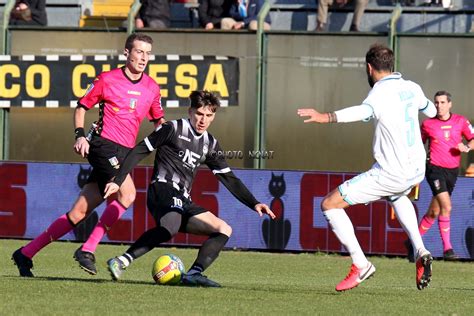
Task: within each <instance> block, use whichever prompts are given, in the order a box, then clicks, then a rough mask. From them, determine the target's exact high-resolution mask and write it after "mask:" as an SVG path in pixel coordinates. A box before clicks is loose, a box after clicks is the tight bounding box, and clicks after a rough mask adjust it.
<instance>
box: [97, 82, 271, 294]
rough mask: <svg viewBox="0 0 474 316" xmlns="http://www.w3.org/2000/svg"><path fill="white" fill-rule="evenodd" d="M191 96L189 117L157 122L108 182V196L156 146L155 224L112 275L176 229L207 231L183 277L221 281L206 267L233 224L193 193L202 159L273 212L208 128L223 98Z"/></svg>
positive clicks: (191, 281)
mask: <svg viewBox="0 0 474 316" xmlns="http://www.w3.org/2000/svg"><path fill="white" fill-rule="evenodd" d="M190 100H191V104H190V107H189V119H179V120H175V121H169V122H166V123H165V124H163V125H161V126H160V127H158V128H157V129H156V130H155V131H154V132H153V133H151V134H150V135H149V136H148V137H146V138H145V139H144V140H143V141H142V142H140V143H139V144H138V145H137V146H136V147H135V148H134V149H133V150H132V151H131V152H130V154H129V155H128V156H127V158H126V159H125V161H124V162H123V163H122V166H121V168H120V170H119V172H118V174H117V176H116V177H115V179H114V180H113V182H110V183H108V184H107V186H106V188H105V196H104V198H107V197H108V196H110V195H111V194H113V193H115V192H117V191H118V190H119V187H120V185H121V184H122V182H123V181H124V179H125V178H126V176H127V174H128V173H130V172H131V171H132V169H133V168H134V166H136V165H137V164H138V162H139V161H140V160H141V159H143V158H145V157H146V156H148V155H149V154H150V153H151V152H152V151H154V150H155V149H156V150H157V152H156V156H155V163H154V171H153V177H152V181H151V183H150V186H149V187H148V201H147V205H148V210H149V211H150V212H151V214H152V215H153V218H154V219H155V221H156V223H157V226H156V227H154V228H152V229H150V230H148V231H146V232H145V233H143V234H142V236H140V237H139V238H138V240H137V241H136V242H135V243H134V244H133V245H132V246H130V248H129V249H128V250H127V251H126V252H125V253H124V254H123V255H121V256H119V257H115V258H112V259H110V260H109V261H108V262H107V265H108V269H109V271H110V273H111V275H112V278H113V279H114V280H118V279H119V278H120V277H121V275H122V273H123V271H124V270H125V268H126V267H127V266H129V265H130V263H131V262H132V261H133V260H135V259H137V258H138V257H140V256H142V255H144V254H145V253H147V252H149V251H150V250H152V249H153V248H155V247H157V246H158V245H160V244H161V243H163V242H166V241H168V240H170V239H171V238H172V237H173V236H174V235H175V234H177V233H178V232H186V233H192V234H198V235H207V236H209V239H207V240H206V241H205V242H204V244H203V245H202V246H201V249H200V250H199V253H198V257H197V259H196V261H195V262H194V264H193V265H192V267H191V269H190V270H189V271H188V272H187V273H186V274H185V275H184V276H183V279H182V282H183V283H184V284H186V285H194V286H207V287H219V286H220V285H219V284H218V283H217V282H214V281H212V280H209V279H207V277H205V276H203V275H202V272H203V271H204V270H206V268H208V267H209V266H210V265H211V264H212V262H213V261H214V260H215V259H216V258H217V256H218V255H219V253H220V251H221V250H222V249H223V248H224V245H225V244H226V242H227V240H228V239H229V237H230V235H231V233H232V228H231V227H230V226H229V225H228V224H227V223H226V222H225V221H223V220H222V219H220V218H218V217H217V216H215V215H214V214H212V213H211V212H209V211H208V210H206V209H205V208H203V207H201V206H199V205H196V204H194V203H193V202H192V201H191V199H190V191H191V187H192V183H193V180H194V177H195V175H196V172H197V168H198V167H199V165H200V164H202V163H204V164H206V165H207V166H208V167H209V168H210V169H211V170H212V172H213V173H214V174H215V175H216V176H217V177H218V179H219V180H220V181H221V182H222V183H223V184H224V186H225V187H226V188H227V189H228V190H229V191H230V192H231V193H232V194H233V195H234V196H235V197H236V198H237V199H238V200H239V201H240V202H242V203H243V204H245V205H247V206H248V207H249V208H251V209H252V210H254V211H255V212H257V213H258V214H259V215H260V216H262V215H263V214H268V215H269V216H270V217H271V218H272V219H273V218H275V215H274V214H273V212H272V211H271V210H270V208H269V207H268V206H267V205H265V204H263V203H260V202H259V201H257V200H256V199H255V197H254V196H253V194H252V193H251V192H250V191H249V190H248V189H247V187H246V186H245V185H244V184H243V183H242V182H241V181H240V179H238V178H237V177H236V176H235V175H234V173H233V172H232V170H231V169H230V168H229V166H228V164H227V162H226V160H225V157H224V155H223V154H222V152H223V151H222V149H221V148H220V146H219V143H218V142H217V139H215V138H214V137H213V136H212V135H211V134H209V133H208V132H207V129H208V128H209V126H210V124H211V123H212V121H213V120H214V118H215V115H216V111H217V108H218V107H219V106H220V102H219V99H218V98H217V97H216V96H215V95H214V94H213V93H211V92H207V91H193V92H192V93H191V95H190Z"/></svg>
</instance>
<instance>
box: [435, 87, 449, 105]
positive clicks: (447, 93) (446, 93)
mask: <svg viewBox="0 0 474 316" xmlns="http://www.w3.org/2000/svg"><path fill="white" fill-rule="evenodd" d="M442 95H445V96H446V99H448V102H451V93H449V92H448V91H445V90H441V91H438V92H436V93H435V95H434V97H435V98H436V97H439V96H442Z"/></svg>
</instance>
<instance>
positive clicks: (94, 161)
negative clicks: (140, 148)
mask: <svg viewBox="0 0 474 316" xmlns="http://www.w3.org/2000/svg"><path fill="white" fill-rule="evenodd" d="M130 150H131V149H130V148H128V147H124V146H122V145H119V144H117V143H114V142H113V141H110V140H108V139H105V138H102V137H100V136H94V137H92V140H91V141H90V147H89V154H88V155H87V160H89V163H90V164H91V166H92V172H91V174H90V176H89V178H88V179H87V183H91V182H93V183H97V184H98V185H99V189H100V192H101V193H104V189H105V185H106V184H107V183H108V182H109V181H110V180H111V179H112V178H113V177H115V176H116V175H117V172H118V169H119V168H120V164H121V163H122V162H123V160H124V159H125V156H127V154H128V152H129V151H130Z"/></svg>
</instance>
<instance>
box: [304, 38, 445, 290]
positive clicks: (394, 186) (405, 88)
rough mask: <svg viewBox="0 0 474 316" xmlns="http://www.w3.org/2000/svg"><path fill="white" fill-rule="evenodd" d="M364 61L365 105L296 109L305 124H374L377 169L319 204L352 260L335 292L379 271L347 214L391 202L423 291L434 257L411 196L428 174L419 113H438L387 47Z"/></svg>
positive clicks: (372, 50)
mask: <svg viewBox="0 0 474 316" xmlns="http://www.w3.org/2000/svg"><path fill="white" fill-rule="evenodd" d="M365 61H366V70H367V78H368V81H369V85H370V86H371V87H372V90H371V91H370V92H369V95H368V96H367V98H366V99H365V100H364V101H363V102H362V104H361V105H357V106H352V107H348V108H345V109H342V110H339V111H336V112H331V113H319V112H318V111H316V110H314V109H299V110H298V115H299V116H302V117H309V118H308V119H306V120H305V121H304V122H305V123H309V122H316V123H345V122H355V121H367V120H370V119H373V120H374V126H375V132H374V139H373V155H374V159H375V161H376V162H375V164H374V165H373V166H372V168H371V169H370V170H369V171H367V172H364V173H362V174H360V175H358V176H357V177H355V178H352V179H351V180H349V181H346V182H344V183H343V184H341V185H340V186H339V187H338V188H337V189H335V190H334V191H332V192H330V193H329V194H328V195H327V196H326V197H325V198H324V200H323V201H322V203H321V208H322V210H323V213H324V216H325V217H326V219H327V221H328V222H329V224H330V225H331V228H332V230H333V231H334V233H335V234H336V236H337V238H338V239H339V241H340V242H341V243H342V244H343V245H344V247H345V248H346V249H347V251H348V252H349V254H350V256H351V258H352V266H351V270H350V272H349V274H348V275H347V277H346V278H345V279H344V280H342V281H341V282H340V283H339V284H338V285H337V286H336V290H337V291H346V290H350V289H352V288H354V287H356V286H358V285H359V284H360V283H361V282H362V281H364V280H366V279H368V278H369V277H370V276H372V275H373V274H374V273H375V267H374V265H373V264H372V263H370V262H369V261H368V260H367V258H366V257H365V255H364V253H363V251H362V249H361V247H360V245H359V242H358V241H357V238H356V235H355V233H354V227H353V225H352V222H351V220H350V219H349V217H348V216H347V214H346V212H345V211H344V209H345V208H347V207H349V206H350V205H356V204H366V203H369V202H373V201H376V200H379V199H381V198H385V199H387V200H388V201H389V202H390V204H391V205H392V207H393V208H394V210H395V214H396V215H397V218H398V220H399V222H400V224H401V225H402V227H403V228H404V230H405V231H406V232H407V234H408V236H409V237H410V240H411V242H412V244H413V247H414V249H416V256H417V261H416V284H417V287H418V289H419V290H422V289H424V288H425V287H427V286H428V285H429V282H430V280H431V263H432V261H433V257H432V256H431V254H430V253H429V251H428V250H426V248H425V246H424V244H423V240H422V239H421V236H420V233H419V231H418V221H417V219H416V214H415V209H414V207H413V205H412V203H411V201H410V200H409V199H408V197H407V194H408V193H409V192H410V190H411V188H412V187H413V186H415V185H416V184H418V183H420V182H421V181H422V180H423V177H424V174H425V162H426V152H425V148H424V146H423V143H422V141H421V135H420V128H419V122H418V112H419V111H422V112H423V113H424V114H426V115H427V116H429V117H433V116H435V115H436V108H435V106H434V104H433V103H432V102H431V101H430V100H428V99H427V98H426V97H425V95H424V93H423V91H422V90H421V88H420V86H419V85H417V84H416V83H414V82H412V81H408V80H404V79H403V78H402V75H401V74H400V73H398V72H392V71H393V65H394V55H393V52H392V50H390V49H389V48H388V47H386V46H384V45H381V44H375V45H373V46H371V47H370V49H369V51H368V52H367V55H366V56H365Z"/></svg>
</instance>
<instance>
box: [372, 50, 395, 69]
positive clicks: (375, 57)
mask: <svg viewBox="0 0 474 316" xmlns="http://www.w3.org/2000/svg"><path fill="white" fill-rule="evenodd" d="M394 60H395V58H394V56H393V51H392V50H391V49H390V48H388V47H387V46H385V45H383V44H379V43H377V44H373V45H372V46H370V49H369V51H368V52H367V54H366V55H365V62H366V63H368V64H371V65H372V67H373V68H374V69H375V70H377V71H393V65H394Z"/></svg>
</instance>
